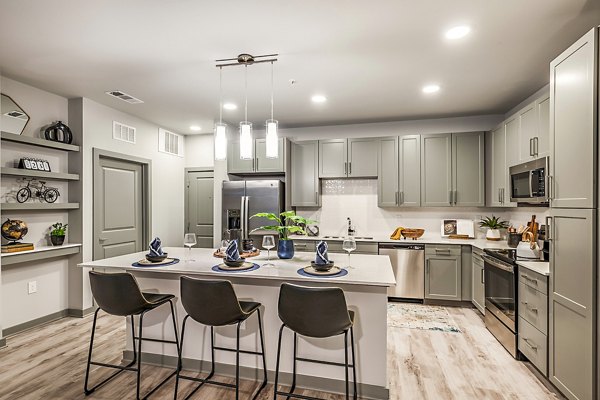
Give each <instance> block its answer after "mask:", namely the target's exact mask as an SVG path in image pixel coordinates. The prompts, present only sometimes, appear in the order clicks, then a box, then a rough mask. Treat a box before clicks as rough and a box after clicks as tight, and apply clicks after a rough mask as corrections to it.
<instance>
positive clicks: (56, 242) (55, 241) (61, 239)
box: [50, 235, 65, 246]
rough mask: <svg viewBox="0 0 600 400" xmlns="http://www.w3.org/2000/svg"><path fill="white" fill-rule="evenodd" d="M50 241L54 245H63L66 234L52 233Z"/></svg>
mask: <svg viewBox="0 0 600 400" xmlns="http://www.w3.org/2000/svg"><path fill="white" fill-rule="evenodd" d="M50 241H51V242H52V245H53V246H62V244H63V243H64V242H65V235H61V236H56V235H50Z"/></svg>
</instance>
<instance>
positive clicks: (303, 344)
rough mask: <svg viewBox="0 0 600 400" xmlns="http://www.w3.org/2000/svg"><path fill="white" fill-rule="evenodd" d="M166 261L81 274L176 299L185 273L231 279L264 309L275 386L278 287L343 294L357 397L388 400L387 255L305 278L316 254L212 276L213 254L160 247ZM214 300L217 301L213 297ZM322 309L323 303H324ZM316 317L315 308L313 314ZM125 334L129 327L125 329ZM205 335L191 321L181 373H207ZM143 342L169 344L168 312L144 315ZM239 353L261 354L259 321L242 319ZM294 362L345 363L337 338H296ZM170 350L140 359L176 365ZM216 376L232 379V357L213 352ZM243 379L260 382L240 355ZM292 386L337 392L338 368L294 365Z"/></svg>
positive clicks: (358, 258)
mask: <svg viewBox="0 0 600 400" xmlns="http://www.w3.org/2000/svg"><path fill="white" fill-rule="evenodd" d="M164 250H165V251H166V252H168V253H169V257H176V258H179V259H180V260H181V261H180V262H179V263H177V264H174V265H168V266H156V267H133V266H132V264H133V263H134V262H136V261H139V260H141V259H143V258H144V254H145V252H140V253H134V254H128V255H124V256H119V257H113V258H107V259H103V260H96V261H90V262H84V263H82V264H80V266H81V267H84V268H93V269H94V270H98V271H106V272H116V271H123V270H127V271H129V272H131V273H132V274H133V275H134V276H135V277H136V279H137V280H138V282H139V284H140V287H141V288H142V290H143V291H145V292H160V293H172V294H174V295H176V296H177V297H179V278H180V277H181V276H183V275H187V276H193V277H196V278H200V279H227V280H230V281H231V282H232V284H233V286H234V288H235V291H236V293H237V295H238V297H239V298H240V299H241V300H252V301H258V302H260V303H262V305H263V307H264V310H263V319H264V331H265V352H266V358H267V369H268V370H269V381H272V380H273V375H274V370H275V359H276V351H277V337H278V330H279V327H280V326H281V321H280V320H279V317H278V315H277V301H278V295H279V287H280V286H281V283H282V282H292V283H296V284H301V285H307V286H315V287H318V286H338V287H340V288H342V289H343V290H344V292H345V295H346V301H347V303H348V307H349V309H351V310H352V311H354V312H355V315H356V316H355V328H354V329H355V340H356V358H357V360H356V366H357V369H356V371H357V376H358V382H359V394H360V396H361V398H370V399H388V398H389V390H388V377H387V365H386V364H387V356H386V353H387V289H388V287H390V286H393V285H395V279H394V274H393V272H392V266H391V263H390V260H389V258H388V257H386V256H379V255H362V254H355V255H352V258H351V266H350V267H349V268H348V274H347V275H345V276H342V277H336V278H322V277H307V276H301V275H299V274H298V272H297V271H298V270H299V269H300V268H303V267H305V266H307V265H309V264H310V261H311V260H313V259H314V253H296V256H295V257H294V258H293V259H292V260H280V259H277V258H276V255H275V252H272V253H271V256H272V259H271V264H272V265H265V264H266V263H267V256H266V252H263V254H261V255H260V256H258V257H254V258H252V259H250V261H253V262H255V263H257V264H259V265H260V266H261V267H260V268H259V269H256V270H253V271H248V272H215V271H213V269H212V267H213V266H215V265H217V264H219V263H220V262H221V260H220V259H217V258H214V257H213V250H212V249H192V250H191V252H188V250H187V249H183V248H173V247H171V248H165V249H164ZM332 258H333V259H334V261H336V264H337V265H340V266H342V267H346V266H347V264H348V257H347V256H345V255H341V254H336V255H335V256H334V257H332ZM215 300H216V301H218V299H215ZM176 307H177V310H176V313H177V320H178V321H179V327H178V328H180V326H181V322H182V320H183V317H184V316H185V310H184V309H183V307H182V305H181V302H180V301H179V300H177V304H176ZM323 307H327V304H323ZM314 312H320V310H314ZM127 332H129V328H128V330H127ZM209 332H210V329H209V328H207V327H206V326H203V325H200V324H197V323H188V325H187V327H186V335H185V343H186V345H185V347H184V352H183V358H184V368H189V369H202V370H204V371H208V370H209V368H210V336H209ZM235 332H236V331H235V327H234V326H228V327H221V328H217V329H216V330H215V338H216V339H215V344H216V345H217V346H225V347H235ZM144 336H147V337H152V338H162V339H167V340H169V339H170V340H172V339H173V333H172V327H171V323H170V316H169V308H168V307H162V308H160V309H157V310H156V311H154V312H151V313H149V314H147V315H146V316H145V317H144ZM292 337H293V335H292V334H291V333H290V332H289V331H287V332H286V333H285V334H284V340H283V343H282V357H281V367H280V371H281V372H282V373H281V375H280V382H281V384H283V385H289V383H290V382H291V378H290V377H291V371H292V348H293V341H292ZM240 343H241V344H240V345H241V348H243V349H249V350H255V349H259V336H258V323H257V320H256V317H252V318H250V319H248V320H247V321H246V322H245V323H244V324H243V325H242V330H241V342H240ZM298 343H299V345H298V356H299V357H305V358H317V359H323V360H327V361H334V362H343V360H344V350H343V349H344V339H343V336H339V337H334V338H328V339H311V338H299V341H298ZM174 347H175V346H172V345H164V344H162V343H154V342H144V344H143V348H142V352H143V353H144V358H143V360H144V361H146V362H149V363H154V364H160V365H166V366H175V365H176V357H177V352H176V349H175V348H174ZM131 356H132V340H131V338H129V337H128V339H127V344H126V351H125V353H124V357H125V358H131ZM216 361H217V373H218V374H221V375H230V376H231V375H234V371H235V369H234V365H235V356H234V354H229V353H226V352H217V353H216ZM240 366H241V376H242V378H249V379H256V380H259V379H261V376H262V375H261V374H262V371H261V369H262V367H261V360H260V358H259V357H255V356H249V355H242V356H241V357H240ZM298 385H299V386H300V387H302V386H305V387H309V388H312V389H316V390H323V391H328V392H339V393H341V392H343V390H344V369H343V368H340V367H336V366H331V365H321V364H310V363H302V362H299V363H298Z"/></svg>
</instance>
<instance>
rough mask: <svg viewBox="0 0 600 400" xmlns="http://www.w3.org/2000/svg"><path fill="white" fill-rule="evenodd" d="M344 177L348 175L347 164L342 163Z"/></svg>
mask: <svg viewBox="0 0 600 400" xmlns="http://www.w3.org/2000/svg"><path fill="white" fill-rule="evenodd" d="M344 175H348V163H347V162H345V163H344Z"/></svg>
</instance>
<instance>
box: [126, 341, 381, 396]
mask: <svg viewBox="0 0 600 400" xmlns="http://www.w3.org/2000/svg"><path fill="white" fill-rule="evenodd" d="M142 354H143V361H144V364H150V365H156V366H159V367H170V368H175V367H176V365H177V357H175V356H165V355H163V354H155V353H145V352H142ZM123 359H124V360H126V361H127V360H132V359H133V351H129V350H127V351H124V352H123ZM183 368H184V369H186V370H191V371H200V372H209V371H210V362H208V361H201V360H193V359H189V358H184V359H183ZM215 369H216V370H217V374H219V375H222V376H227V377H235V366H234V365H231V364H222V363H216V365H215ZM240 377H241V378H242V379H251V380H257V381H259V380H262V370H260V369H254V368H250V367H243V366H242V367H240ZM267 378H268V380H269V382H271V383H272V382H273V381H274V378H275V371H272V370H269V371H267ZM279 381H280V382H281V383H282V384H283V385H287V384H289V383H290V382H291V381H292V374H291V373H288V372H281V373H280V374H279ZM344 385H345V384H344V381H339V380H336V379H329V378H323V377H316V376H310V375H300V374H298V375H297V385H296V386H297V387H299V388H304V389H310V390H322V391H324V392H329V393H340V394H341V393H344V391H345V386H344ZM358 393H359V395H360V396H359V397H360V398H361V399H369V400H389V398H390V391H389V389H387V388H384V387H381V386H375V385H368V384H364V383H359V384H358Z"/></svg>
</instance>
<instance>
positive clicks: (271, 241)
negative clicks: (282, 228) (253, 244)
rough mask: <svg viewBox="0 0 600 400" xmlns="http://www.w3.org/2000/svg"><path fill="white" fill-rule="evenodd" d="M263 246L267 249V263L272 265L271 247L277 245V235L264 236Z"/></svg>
mask: <svg viewBox="0 0 600 400" xmlns="http://www.w3.org/2000/svg"><path fill="white" fill-rule="evenodd" d="M262 247H264V248H265V249H267V263H266V264H265V265H272V264H271V249H272V248H274V247H275V237H274V236H273V235H265V236H263V240H262Z"/></svg>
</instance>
